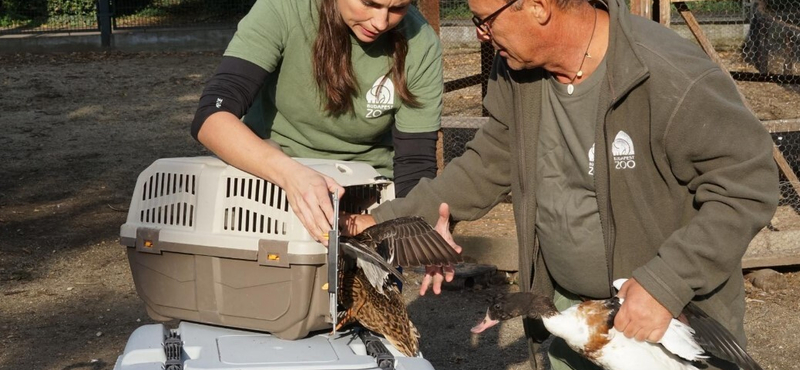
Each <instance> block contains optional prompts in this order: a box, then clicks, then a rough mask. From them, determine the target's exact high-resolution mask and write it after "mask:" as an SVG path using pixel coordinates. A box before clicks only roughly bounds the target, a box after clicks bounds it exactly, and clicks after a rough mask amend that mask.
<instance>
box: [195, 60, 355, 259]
mask: <svg viewBox="0 0 800 370" xmlns="http://www.w3.org/2000/svg"><path fill="white" fill-rule="evenodd" d="M266 76H267V72H266V71H265V70H263V69H262V68H260V67H258V66H256V65H255V64H252V63H250V62H247V61H245V60H243V59H238V58H233V57H225V58H223V61H222V63H221V64H220V67H219V68H218V69H217V72H216V73H215V75H214V76H213V77H212V78H211V80H210V81H209V82H208V84H207V85H206V88H205V89H204V90H203V94H202V96H201V98H200V104H199V107H198V109H197V113H196V114H195V120H194V122H193V123H192V134H193V136H195V138H196V139H197V140H198V141H199V142H200V143H202V144H203V145H205V146H206V147H207V148H208V149H209V150H211V151H212V152H214V153H215V154H216V155H217V156H219V157H220V158H221V159H222V160H224V161H225V162H227V163H229V164H231V165H232V166H234V167H237V168H239V169H241V170H243V171H246V172H249V173H251V174H253V175H255V176H258V177H260V178H263V179H265V180H267V181H270V182H272V183H275V184H276V185H278V186H280V187H281V188H282V189H283V190H284V191H286V195H287V198H288V201H289V204H290V205H291V207H292V210H293V211H294V212H295V213H296V214H297V216H298V217H299V218H300V221H301V222H302V223H303V226H305V227H306V229H307V230H308V231H309V233H310V234H311V235H312V237H313V238H314V239H315V240H317V241H320V242H322V243H323V244H327V240H326V239H324V236H327V233H328V230H330V229H331V225H330V220H332V219H333V206H332V205H331V202H330V195H329V192H334V191H335V192H337V193H338V194H339V195H340V196H341V195H343V194H344V188H343V187H341V186H340V185H339V184H337V183H336V181H334V180H333V179H332V178H329V177H327V176H323V175H322V174H320V173H319V172H316V171H314V170H312V169H310V168H308V167H306V166H304V165H302V164H300V163H298V162H297V161H295V160H293V159H292V158H290V157H289V156H287V155H286V154H285V153H283V151H281V150H280V148H278V147H276V146H273V145H271V144H269V143H268V142H266V141H264V140H262V139H261V138H260V137H258V136H257V135H256V134H255V133H253V131H251V130H250V128H248V127H247V126H246V125H245V124H244V123H243V122H242V121H241V120H240V117H242V116H243V115H244V114H245V113H246V112H247V109H248V107H250V105H252V103H253V101H254V99H255V97H256V95H257V94H258V91H259V89H260V87H261V83H262V81H263V80H264V78H266Z"/></svg>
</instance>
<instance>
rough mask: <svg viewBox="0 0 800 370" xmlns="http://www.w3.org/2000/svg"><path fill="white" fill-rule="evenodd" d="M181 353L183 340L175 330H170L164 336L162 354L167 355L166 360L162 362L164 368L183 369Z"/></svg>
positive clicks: (170, 369) (169, 369)
mask: <svg viewBox="0 0 800 370" xmlns="http://www.w3.org/2000/svg"><path fill="white" fill-rule="evenodd" d="M182 353H183V341H182V340H181V336H180V334H178V333H177V332H176V331H174V330H171V331H170V333H169V334H168V335H167V336H165V337H164V354H166V355H167V361H166V362H164V370H183V361H182V360H181V355H182Z"/></svg>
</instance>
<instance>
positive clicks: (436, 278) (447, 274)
mask: <svg viewBox="0 0 800 370" xmlns="http://www.w3.org/2000/svg"><path fill="white" fill-rule="evenodd" d="M372 225H375V219H374V218H373V217H372V216H370V215H355V214H346V213H343V214H342V215H341V216H340V217H339V228H340V229H341V231H342V234H343V235H348V236H353V235H356V234H358V233H360V232H362V231H364V230H366V229H367V228H368V227H370V226H372ZM434 229H436V231H437V232H438V233H439V235H441V236H442V237H443V238H444V240H445V241H447V242H448V243H449V244H450V246H451V247H453V249H454V250H455V251H456V253H461V247H460V246H459V245H458V244H456V242H455V241H454V240H453V235H452V234H451V233H450V207H449V206H448V205H447V203H442V204H441V205H440V206H439V220H438V221H437V222H436V226H435V227H434ZM454 276H455V268H454V267H453V266H450V265H448V266H442V267H438V266H425V277H423V278H422V284H420V287H419V295H425V293H426V292H427V291H428V288H429V287H430V286H431V283H432V284H433V293H434V294H439V293H441V292H442V282H443V281H453V277H454Z"/></svg>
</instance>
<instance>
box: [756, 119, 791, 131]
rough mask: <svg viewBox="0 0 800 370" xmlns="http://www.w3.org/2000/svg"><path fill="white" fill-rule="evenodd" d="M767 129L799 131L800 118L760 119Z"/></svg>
mask: <svg viewBox="0 0 800 370" xmlns="http://www.w3.org/2000/svg"><path fill="white" fill-rule="evenodd" d="M761 123H763V124H764V126H765V127H766V128H767V130H768V131H769V132H771V133H775V132H795V131H800V119H798V118H796V119H776V120H772V121H761Z"/></svg>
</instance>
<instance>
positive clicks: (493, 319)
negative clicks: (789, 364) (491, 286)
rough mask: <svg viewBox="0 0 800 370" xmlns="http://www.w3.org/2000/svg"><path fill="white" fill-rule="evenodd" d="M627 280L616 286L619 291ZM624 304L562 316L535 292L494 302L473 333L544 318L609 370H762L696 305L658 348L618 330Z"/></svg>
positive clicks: (594, 303) (591, 305) (598, 303)
mask: <svg viewBox="0 0 800 370" xmlns="http://www.w3.org/2000/svg"><path fill="white" fill-rule="evenodd" d="M623 281H624V280H618V281H615V282H614V285H615V286H616V287H618V288H619V287H620V286H621V285H622V282H623ZM621 304H622V299H620V298H617V297H613V298H610V299H606V300H588V301H584V302H581V303H579V304H576V305H574V306H572V307H569V308H567V309H566V310H563V311H561V312H559V311H558V310H557V309H556V307H555V305H554V304H553V300H552V299H550V298H546V297H543V296H540V295H536V294H533V293H508V294H505V295H501V296H498V297H495V298H494V300H493V302H492V305H491V306H489V309H488V310H487V312H486V317H485V318H484V320H483V321H482V322H481V323H479V324H478V325H476V326H475V327H473V328H472V332H473V333H481V332H483V331H484V330H486V329H488V328H490V327H492V326H494V325H496V324H497V323H499V322H500V321H503V320H508V319H511V318H513V317H517V316H526V317H529V318H533V319H538V318H541V319H542V322H543V323H544V326H545V327H546V328H547V330H548V331H550V333H551V334H553V335H555V336H557V337H560V338H562V339H563V340H564V341H565V342H566V343H567V344H568V345H569V346H570V348H572V349H573V350H575V351H576V352H578V353H580V354H581V355H583V356H584V357H586V358H587V359H589V360H590V361H592V362H593V363H595V364H597V365H598V366H600V367H602V368H604V369H607V370H641V369H648V370H698V369H702V368H705V367H707V366H706V364H707V363H714V362H716V363H717V364H719V362H717V361H718V360H723V361H726V362H730V363H733V364H735V365H737V366H739V367H740V368H741V369H744V370H762V368H761V366H759V365H758V363H756V361H755V360H753V358H752V357H750V355H748V354H747V352H745V351H744V349H743V348H742V347H741V346H740V345H739V344H738V343H737V342H736V340H735V339H734V337H733V335H732V334H731V333H730V332H729V331H728V330H727V329H725V328H724V327H723V326H722V325H720V323H719V322H717V321H716V320H714V319H713V318H711V317H710V316H708V315H707V314H706V313H705V312H703V310H701V309H700V308H699V307H697V305H695V304H693V303H691V302H690V303H689V304H688V305H687V306H686V307H685V308H684V310H683V312H682V314H681V315H680V317H678V319H673V320H672V321H671V322H670V324H669V328H668V329H667V332H666V333H665V334H664V336H663V338H661V340H660V341H659V342H658V343H648V342H640V341H637V340H635V339H633V338H628V337H626V336H625V335H624V334H622V333H621V332H619V331H617V330H616V329H614V317H615V316H616V314H617V312H618V311H619V308H620V305H621Z"/></svg>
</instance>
